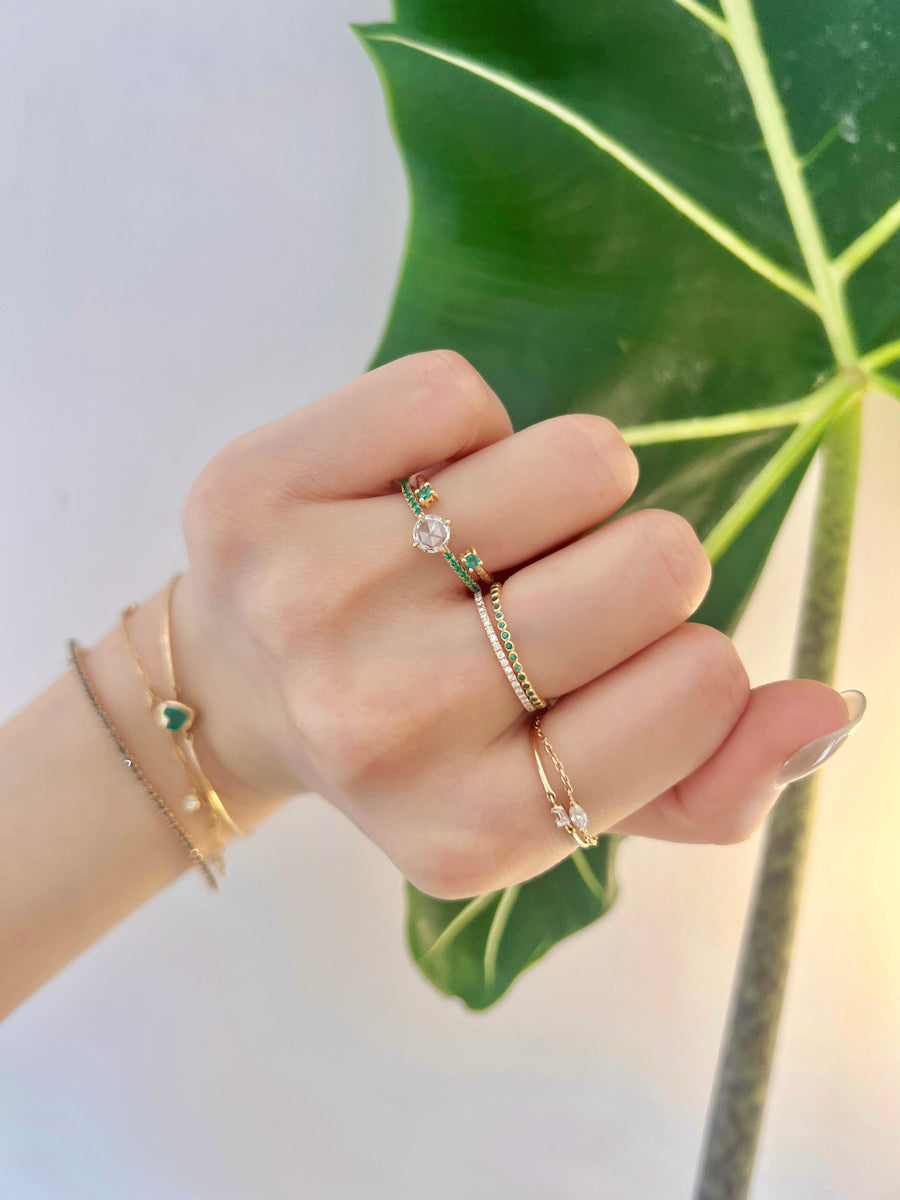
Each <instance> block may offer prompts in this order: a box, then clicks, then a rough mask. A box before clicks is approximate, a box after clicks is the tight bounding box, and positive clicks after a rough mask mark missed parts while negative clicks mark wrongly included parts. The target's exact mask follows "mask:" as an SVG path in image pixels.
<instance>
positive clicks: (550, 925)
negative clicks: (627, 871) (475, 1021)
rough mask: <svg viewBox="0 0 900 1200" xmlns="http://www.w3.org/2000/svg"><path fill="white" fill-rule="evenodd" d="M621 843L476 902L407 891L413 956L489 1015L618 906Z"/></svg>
mask: <svg viewBox="0 0 900 1200" xmlns="http://www.w3.org/2000/svg"><path fill="white" fill-rule="evenodd" d="M621 840H622V839H621V838H620V837H606V838H602V839H601V840H600V842H599V844H598V845H597V846H594V847H593V848H592V849H590V850H578V849H576V850H575V851H574V852H573V853H572V854H571V855H570V856H569V858H567V859H565V860H564V861H563V862H561V863H560V864H559V865H558V866H556V867H554V868H553V870H552V871H546V872H545V873H544V874H543V875H540V876H538V878H537V879H533V880H531V881H529V882H528V883H526V884H520V885H518V886H516V887H510V888H505V889H504V890H503V891H500V892H492V893H490V894H489V895H487V896H478V897H476V898H474V899H473V900H468V901H466V900H463V901H458V900H436V899H434V897H432V896H426V895H425V894H424V893H423V892H419V891H417V890H416V889H415V888H414V887H413V886H412V884H407V885H406V886H407V892H408V899H409V904H408V927H407V933H408V937H409V945H410V947H411V949H412V952H413V956H414V957H415V959H416V961H417V962H418V964H419V966H420V967H421V968H422V970H423V971H424V972H425V974H426V975H427V976H428V978H429V979H430V980H431V982H432V983H433V984H434V985H435V986H436V987H438V988H440V989H441V991H442V992H447V993H448V995H451V996H460V997H461V998H462V999H463V1000H464V1001H465V1002H466V1004H468V1006H469V1007H470V1008H475V1009H479V1008H487V1007H488V1006H489V1005H491V1004H493V1003H494V1001H495V1000H496V999H497V997H498V996H501V995H502V994H503V993H504V992H505V991H506V989H507V988H508V987H509V985H510V984H511V983H512V982H513V980H514V979H515V978H516V976H517V975H520V974H521V973H522V971H524V970H525V968H526V967H529V966H531V964H532V963H534V962H537V960H538V959H539V958H543V956H544V955H545V954H546V953H547V951H548V950H549V949H550V948H551V947H552V946H554V945H556V943H557V942H559V941H560V940H561V939H562V938H564V937H568V936H569V934H571V933H576V932H577V931H578V930H579V929H583V928H584V927H585V925H590V924H591V922H593V921H596V920H597V918H598V917H602V916H603V914H604V913H605V912H606V911H607V910H608V909H609V908H610V907H611V906H612V904H613V901H614V900H615V898H616V891H617V887H616V879H615V873H614V869H613V868H614V862H615V849H616V845H617V844H618V843H619V842H620V841H621Z"/></svg>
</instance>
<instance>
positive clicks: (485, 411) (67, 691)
mask: <svg viewBox="0 0 900 1200" xmlns="http://www.w3.org/2000/svg"><path fill="white" fill-rule="evenodd" d="M417 471H423V472H424V473H425V475H426V478H428V479H429V480H430V481H431V482H432V483H433V484H434V486H435V487H436V489H437V491H438V493H439V495H440V497H441V499H440V502H439V503H437V504H435V505H433V506H432V507H431V508H430V510H429V511H430V512H437V513H440V514H441V515H444V516H450V517H451V518H452V521H453V526H452V536H451V547H454V548H456V549H457V550H461V549H462V548H464V547H465V546H468V545H471V544H474V545H475V546H476V547H477V549H478V551H479V553H480V554H481V555H482V557H483V559H484V561H485V562H486V563H487V564H488V566H489V567H490V568H491V570H492V571H493V572H494V573H495V574H499V575H500V576H501V578H503V579H504V581H505V582H504V587H503V599H504V608H505V609H506V613H507V616H508V618H509V623H510V628H511V629H512V630H513V633H514V637H515V641H516V645H517V648H518V650H519V652H520V654H521V657H522V661H523V662H524V663H525V664H526V665H527V669H528V673H529V675H530V677H531V679H532V681H533V683H534V684H535V686H536V687H537V689H538V691H539V692H540V693H541V694H543V695H545V696H552V697H559V699H558V701H557V703H556V704H554V705H553V706H552V708H551V710H550V711H548V712H547V713H546V714H545V716H544V719H543V724H544V728H545V731H546V733H547V735H548V737H549V738H550V739H551V741H552V742H553V744H554V745H555V747H556V749H557V750H558V752H559V754H560V756H561V758H562V760H563V762H564V763H565V765H566V768H567V770H568V773H569V775H570V777H571V779H572V781H573V784H574V786H575V789H576V794H577V797H578V800H579V802H580V803H581V805H582V806H583V807H584V808H585V810H586V811H587V813H588V816H589V818H590V823H589V831H590V832H592V833H600V832H603V831H609V830H611V831H615V832H619V833H628V834H635V835H638V836H643V837H654V838H664V839H666V840H670V841H679V842H716V843H731V842H736V841H741V840H744V839H745V838H748V837H749V836H751V835H752V834H753V832H754V831H755V830H756V829H757V828H758V827H759V825H760V824H761V822H762V821H763V819H764V817H765V815H766V813H767V812H768V810H769V809H770V807H771V805H772V804H773V802H774V800H775V798H776V796H777V795H778V793H779V790H780V789H779V788H778V787H777V786H776V785H775V784H774V782H773V780H774V776H775V773H776V771H777V769H778V767H779V766H780V764H781V763H782V762H783V761H784V760H786V759H787V758H788V757H790V755H792V754H793V753H794V752H795V751H796V750H797V749H798V748H799V747H800V746H802V745H804V744H805V743H807V742H809V741H812V740H813V739H814V738H816V737H819V736H820V735H822V734H825V733H827V732H830V731H831V730H833V729H837V728H838V727H840V726H841V725H843V724H844V723H845V722H846V720H847V717H848V710H847V706H846V704H845V702H844V700H843V698H842V697H841V696H840V695H839V694H838V693H837V692H836V691H834V690H833V689H831V688H829V687H827V686H826V685H824V684H821V683H818V682H815V681H813V680H805V679H799V680H778V681H776V682H773V683H769V684H765V685H763V686H761V687H757V688H753V689H751V688H750V686H749V681H748V677H747V672H746V670H745V668H744V666H743V664H742V662H741V660H740V657H739V655H738V653H737V651H736V649H735V647H734V645H733V643H732V642H731V640H730V639H729V638H727V637H726V636H725V635H723V634H722V633H720V632H718V631H717V630H715V629H712V628H710V627H709V626H705V625H701V624H698V623H696V622H691V621H689V618H690V616H691V614H692V613H693V612H694V611H695V610H696V609H697V607H698V606H699V604H700V602H701V600H702V599H703V596H704V595H705V593H706V591H707V589H708V587H709V583H710V578H711V568H710V564H709V561H708V559H707V557H706V555H705V553H704V551H703V549H702V547H701V545H700V543H699V541H698V539H697V537H696V535H695V534H694V531H693V530H692V528H691V526H690V525H689V524H688V523H687V522H686V521H685V520H684V519H683V518H682V517H680V516H678V515H676V514H675V513H672V512H668V511H666V510H662V509H645V510H642V511H638V512H633V513H630V514H629V515H627V516H624V517H620V518H615V514H616V512H617V511H618V510H619V509H620V508H621V507H622V505H623V504H624V503H625V502H626V500H627V499H628V498H629V496H630V495H631V494H632V492H633V491H634V488H635V485H636V483H637V479H638V464H637V460H636V458H635V456H634V454H633V453H632V451H631V449H630V448H629V447H628V445H627V444H626V442H625V441H624V439H623V438H622V437H621V435H620V434H619V432H618V431H617V429H616V428H615V426H614V425H613V424H612V423H611V422H609V421H608V420H606V419H605V418H603V417H599V416H593V415H587V414H574V415H570V416H565V417H558V418H554V419H552V420H549V421H544V422H541V423H539V424H537V425H534V426H532V427H530V428H528V429H525V430H523V431H521V432H520V433H516V434H513V432H512V427H511V424H510V420H509V416H508V414H507V412H506V410H505V408H504V407H503V404H502V403H501V401H500V399H499V398H498V397H497V396H496V395H495V394H494V393H493V392H492V391H491V389H490V388H489V387H488V385H487V384H486V383H485V381H484V380H483V379H482V378H481V376H480V375H479V374H478V373H477V372H476V371H475V370H474V368H473V367H472V366H471V365H470V364H469V363H468V362H466V361H465V359H463V358H461V357H460V356H459V355H457V354H455V353H453V352H451V351H447V350H438V351H429V352H426V353H423V354H416V355H410V356H408V357H406V358H403V359H399V360H397V361H396V362H393V363H389V364H387V365H385V366H383V367H380V368H379V369H377V370H375V371H372V372H370V373H368V374H367V375H364V376H362V377H361V378H359V379H357V380H354V381H353V382H351V383H349V384H347V385H346V386H344V387H341V388H339V389H338V390H337V391H335V392H333V393H331V394H330V395H327V396H325V397H323V398H322V399H321V400H319V401H317V402H316V403H314V404H310V405H308V406H306V407H305V408H303V409H301V410H300V411H298V412H296V413H293V414H291V415H289V416H286V417H284V418H282V419H281V420H278V421H275V422H272V423H271V424H269V425H266V426H263V427H262V428H259V429H256V430H253V431H252V432H250V433H248V434H246V435H244V436H243V437H240V438H238V439H237V440H236V441H234V442H232V443H230V444H229V445H228V446H226V447H225V448H224V449H223V450H221V451H220V452H219V453H218V454H217V455H216V456H215V457H214V458H213V459H212V460H211V462H210V463H208V464H207V466H206V467H205V468H204V469H203V471H202V472H201V473H200V475H199V476H198V478H197V480H196V482H195V483H194V485H193V487H192V488H191V490H190V492H189V494H188V496H187V498H186V502H185V506H184V534H185V542H186V546H187V551H188V556H189V560H190V569H189V571H187V572H186V573H185V574H184V575H183V576H181V578H180V579H179V581H178V583H177V585H176V587H175V591H174V595H173V621H172V641H173V653H174V659H175V666H176V672H177V676H178V679H179V683H180V690H181V694H182V696H183V698H184V699H185V700H187V701H188V702H189V703H190V704H192V705H193V706H194V707H196V709H197V711H198V714H199V716H198V719H197V723H196V726H195V736H196V746H197V750H198V754H199V756H200V759H201V762H203V764H204V767H205V769H206V772H207V774H208V775H209V777H210V779H211V780H212V782H213V784H214V785H215V786H216V788H217V790H218V791H219V792H220V794H221V795H222V796H223V798H225V799H226V802H227V804H228V808H229V811H230V812H231V814H232V816H234V817H235V819H236V820H237V822H238V824H239V825H240V826H241V828H242V829H243V830H244V831H245V832H249V831H251V830H252V829H253V828H254V827H255V825H256V824H258V823H259V821H261V820H263V819H264V818H265V817H266V816H267V815H269V814H270V813H271V812H273V811H274V810H275V809H277V808H278V807H279V806H280V805H281V804H283V803H285V802H286V801H287V800H288V799H289V798H290V797H292V796H296V795H298V794H299V793H302V792H308V791H315V792H318V793H320V794H321V795H323V796H324V797H326V798H327V799H328V800H329V801H330V802H331V803H333V804H335V805H336V806H337V807H338V808H340V809H341V810H342V811H343V812H344V813H346V814H347V816H348V817H349V818H350V819H351V820H352V821H354V822H355V823H356V825H358V826H359V828H360V829H362V830H363V831H364V832H365V833H366V834H367V835H368V836H369V837H370V838H371V839H372V840H373V841H374V842H375V843H376V844H377V845H378V846H380V847H381V849H382V850H383V851H384V853H385V854H387V855H388V857H389V858H390V859H391V860H392V861H393V862H394V863H395V864H396V866H397V867H398V869H399V870H400V871H401V872H402V873H403V875H405V876H406V878H408V879H410V880H411V881H412V882H413V883H414V884H415V885H416V886H417V887H419V888H421V889H422V890H424V891H426V892H429V893H431V894H433V895H436V896H441V897H445V898H451V899H456V898H462V897H468V896H473V895H477V894H480V893H482V892H486V891H491V890H494V889H496V888H499V887H504V886H506V885H508V884H511V883H515V882H519V881H522V880H525V879H528V878H531V877H532V876H534V875H536V874H538V873H540V872H542V871H544V870H546V869H547V868H549V867H551V866H552V865H553V864H554V863H556V862H557V861H559V860H560V859H561V858H563V857H564V856H565V855H566V854H567V853H569V852H570V850H571V849H572V848H574V843H572V841H571V839H569V838H568V836H567V835H566V834H565V833H564V832H562V831H560V830H558V829H557V828H556V826H555V825H554V823H553V821H552V820H551V818H550V817H549V815H548V811H547V805H546V800H545V799H544V795H543V790H542V788H541V786H540V782H539V780H538V776H537V772H536V770H535V766H534V762H533V759H532V756H531V749H530V742H529V720H530V718H529V716H528V714H526V713H525V711H524V709H523V708H522V707H521V705H520V704H519V701H518V700H517V699H516V697H515V695H514V694H513V692H512V690H511V688H510V687H509V685H508V683H507V681H506V679H505V678H504V676H503V673H502V671H500V669H499V667H498V665H497V663H496V661H495V659H494V657H493V654H492V653H491V652H490V647H489V646H487V645H486V639H485V634H484V630H483V629H482V627H481V624H480V621H479V620H478V617H477V613H476V612H475V611H474V604H473V602H472V599H471V596H470V594H469V593H468V591H467V590H466V588H465V587H464V585H463V584H462V582H461V581H460V580H459V579H458V578H457V576H456V575H454V573H453V572H452V571H451V570H450V568H449V567H448V565H447V564H446V563H445V562H444V561H443V560H442V559H441V558H440V556H437V555H436V556H425V555H423V554H421V553H420V552H419V551H417V550H416V549H415V548H414V547H413V546H412V544H411V537H410V535H411V529H412V523H413V516H412V514H411V512H410V510H409V508H408V506H407V505H406V503H405V502H404V500H403V498H402V496H401V495H400V492H399V489H398V487H397V484H396V480H397V479H399V478H402V477H405V476H407V475H410V474H413V473H415V472H417ZM609 518H615V519H613V520H609ZM599 522H607V523H606V524H604V525H603V526H602V527H601V528H599V529H598V528H596V526H597V525H598V523H599ZM163 599H164V590H163V589H161V590H160V591H159V592H157V593H156V594H155V595H154V596H152V597H150V599H149V600H147V601H146V602H145V603H144V604H142V605H141V606H140V608H139V609H138V611H137V613H136V614H135V617H134V621H133V631H134V637H135V641H136V643H137V646H138V650H139V653H140V654H141V656H142V658H143V659H144V661H145V663H146V664H147V667H148V670H149V671H150V673H151V676H152V677H153V678H154V679H155V680H157V681H158V683H159V685H160V686H162V682H163V680H164V679H165V675H164V672H163V660H162V657H161V651H160V647H159V644H158V630H159V628H160V620H161V616H162V604H163ZM85 665H86V668H87V670H88V672H89V674H90V676H91V678H92V680H93V681H94V684H95V687H96V689H97V691H98V693H99V694H100V696H101V698H102V700H103V702H104V704H105V706H106V708H107V711H108V712H109V714H110V716H111V717H112V719H113V721H114V723H115V724H116V725H117V727H118V729H119V731H120V733H121V735H122V737H123V740H124V741H125V743H126V745H127V746H128V747H129V749H130V750H131V751H132V752H133V757H134V759H135V761H136V762H138V763H139V764H140V765H141V766H142V768H143V769H144V771H145V773H146V774H147V775H148V776H149V777H150V779H151V780H152V781H153V783H154V785H155V786H156V787H157V790H158V791H159V792H160V793H161V795H163V797H164V798H165V799H166V800H167V802H168V803H169V804H170V806H171V807H172V808H173V809H174V810H175V811H176V812H177V813H178V815H179V819H180V820H181V821H182V823H183V824H184V826H185V828H187V829H188V830H189V832H190V834H191V836H192V837H193V838H194V840H195V842H196V843H197V844H198V845H199V846H200V848H201V849H205V850H209V849H210V848H211V844H210V843H211V837H210V832H209V829H208V825H207V818H206V816H205V814H204V813H202V812H201V813H195V814H191V813H186V812H184V811H183V810H182V808H181V806H180V797H182V796H183V794H184V792H185V785H184V780H183V777H182V776H181V774H180V772H179V768H178V766H177V764H176V762H175V760H174V758H173V756H172V753H171V749H170V746H169V744H168V735H167V734H166V733H165V732H164V731H162V730H159V729H157V728H156V727H155V726H154V725H153V722H152V720H151V719H150V717H149V715H148V713H147V710H146V708H145V707H144V704H143V691H142V686H141V683H140V680H139V678H138V676H137V673H136V671H135V669H134V666H133V664H132V662H131V660H130V658H129V657H128V654H127V651H126V648H125V644H124V641H123V638H122V634H121V630H120V628H119V627H116V628H114V629H113V630H111V631H110V633H109V634H108V635H107V636H106V637H105V638H104V639H103V640H102V641H101V642H99V643H98V644H97V645H96V646H95V647H93V648H91V649H90V651H89V652H88V654H87V655H86V657H85ZM48 729H53V730H54V731H55V736H54V737H53V738H52V739H48V737H47V730H48ZM0 821H2V827H3V829H4V838H3V839H2V849H0V961H2V962H3V964H4V971H3V974H2V978H0V1009H2V1010H6V1011H8V1010H9V1009H10V1008H12V1007H13V1006H14V1005H15V1004H17V1003H18V1002H19V1001H20V1000H21V999H23V998H24V997H25V996H26V995H28V994H29V993H30V992H31V991H33V990H34V988H36V987H37V986H39V985H40V984H41V983H42V982H44V980H46V979H47V978H49V977H50V976H51V975H52V974H53V973H54V972H55V971H57V970H59V968H60V967H61V966H63V965H64V964H65V963H66V962H67V961H69V960H70V959H71V958H72V957H74V956H75V955H76V954H78V953H80V951H81V950H83V949H84V948H85V947H86V946H88V945H89V944H90V943H91V942H92V941H94V940H95V939H96V938H97V937H99V936H100V935H101V934H102V933H103V932H105V931H106V930H107V929H109V928H110V927H111V926H112V925H114V924H115V923H116V922H117V921H119V920H121V919H122V918H123V917H124V916H125V915H126V914H127V913H128V912H130V911H131V910H132V909H134V908H135V907H136V906H137V905H139V904H140V903H142V902H143V901H144V900H146V899H148V898H149V897H150V896H151V895H153V894H154V893H155V892H156V891H158V890H159V889H160V888H162V887H164V886H165V885H166V884H167V883H168V882H170V881H171V880H172V879H174V878H175V877H176V876H177V875H178V874H180V873H181V872H182V871H183V870H186V869H188V868H189V866H190V863H189V860H188V858H187V855H186V853H185V851H184V848H183V847H182V846H181V845H180V844H179V842H178V841H177V839H176V838H175V836H174V835H173V834H172V831H171V830H170V829H169V828H168V827H167V826H166V825H165V824H164V822H163V821H162V820H161V819H160V817H159V814H158V813H157V812H156V811H155V809H154V807H153V805H152V803H151V802H150V800H149V799H148V797H147V796H146V795H144V794H143V793H142V792H141V791H140V789H139V788H138V787H137V785H136V783H135V781H134V779H133V778H132V776H131V775H130V773H129V772H128V771H127V770H126V769H125V768H124V767H123V765H122V764H121V762H120V761H119V760H118V758H117V755H116V753H115V752H114V750H113V748H112V746H111V744H110V742H109V740H108V738H107V736H106V734H105V733H104V731H103V729H102V727H101V725H100V723H99V722H98V721H97V718H96V716H95V715H94V713H93V712H92V711H91V709H90V708H89V707H88V705H87V702H86V699H85V697H84V694H83V692H82V691H81V690H80V688H79V686H78V684H77V681H76V680H75V679H74V676H73V674H72V673H71V672H68V673H66V674H65V675H64V676H62V677H61V678H60V679H59V680H57V681H56V682H55V683H54V684H53V685H52V686H51V687H50V688H49V689H48V690H47V691H46V692H44V693H43V694H42V695H41V696H39V697H38V698H37V699H36V700H35V701H33V702H32V704H30V705H29V706H28V707H27V708H25V709H24V710H23V711H22V712H21V713H20V714H18V716H16V717H15V718H14V719H13V720H12V721H11V722H9V723H8V724H7V725H6V726H4V727H3V729H2V730H0ZM226 886H227V883H226Z"/></svg>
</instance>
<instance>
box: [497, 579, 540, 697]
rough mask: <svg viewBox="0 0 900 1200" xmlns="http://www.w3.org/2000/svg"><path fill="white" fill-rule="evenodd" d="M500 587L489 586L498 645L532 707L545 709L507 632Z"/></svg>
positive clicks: (507, 626)
mask: <svg viewBox="0 0 900 1200" xmlns="http://www.w3.org/2000/svg"><path fill="white" fill-rule="evenodd" d="M500 587H501V585H500V584H499V583H492V584H491V616H492V617H493V620H494V621H495V622H496V625H497V636H498V638H499V639H500V645H501V646H502V647H503V649H504V651H505V653H506V661H507V663H508V664H509V666H510V667H512V671H513V675H514V676H515V678H516V680H517V681H518V683H519V685H520V686H521V688H522V691H523V692H524V693H525V695H526V697H527V698H528V700H529V701H530V702H531V705H532V707H533V708H546V707H547V701H546V700H544V699H542V698H541V697H540V696H539V695H538V693H537V692H536V691H535V689H534V687H533V686H532V683H531V680H530V679H529V678H528V676H527V675H526V674H525V668H524V667H523V666H522V660H521V659H520V658H519V652H518V651H517V650H516V646H515V643H514V642H513V640H512V634H511V633H510V632H509V622H508V621H507V619H506V614H505V613H504V611H503V608H502V605H501V601H500Z"/></svg>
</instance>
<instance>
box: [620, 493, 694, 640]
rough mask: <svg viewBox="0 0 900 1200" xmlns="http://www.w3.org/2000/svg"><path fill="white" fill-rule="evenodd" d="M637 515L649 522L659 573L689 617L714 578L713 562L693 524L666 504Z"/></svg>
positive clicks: (644, 510) (679, 606) (684, 615)
mask: <svg viewBox="0 0 900 1200" xmlns="http://www.w3.org/2000/svg"><path fill="white" fill-rule="evenodd" d="M634 516H635V519H637V520H639V521H641V522H642V523H643V524H644V525H645V526H646V528H645V530H644V532H645V533H646V535H647V538H648V541H649V542H650V544H651V549H652V553H651V557H652V560H653V566H654V568H656V577H657V578H659V577H662V578H663V579H664V580H666V581H667V582H668V584H669V590H671V591H672V592H673V593H674V597H675V603H676V605H677V606H678V609H679V611H680V613H681V615H682V617H683V618H684V619H686V618H687V617H689V616H690V615H691V613H692V612H694V611H695V609H697V607H698V606H699V604H700V601H701V600H702V599H703V597H704V596H705V595H706V592H707V589H708V588H709V584H710V580H711V579H712V566H711V564H710V561H709V558H708V556H707V554H706V551H705V550H704V549H703V545H702V543H701V542H700V539H699V538H698V537H697V533H696V531H695V529H694V527H693V525H691V523H690V521H687V520H685V518H684V517H683V516H681V514H680V513H676V512H672V511H671V510H670V509H667V508H647V509H643V510H641V511H640V512H638V513H635V514H634Z"/></svg>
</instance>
